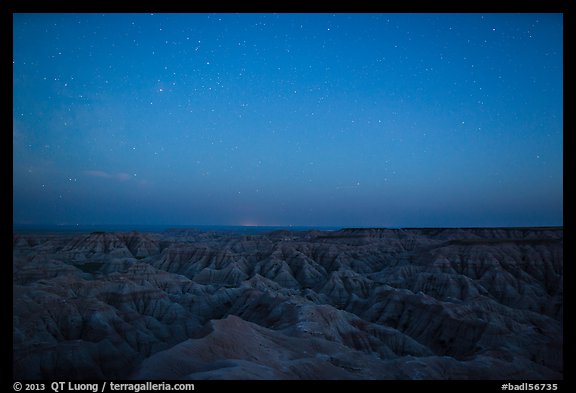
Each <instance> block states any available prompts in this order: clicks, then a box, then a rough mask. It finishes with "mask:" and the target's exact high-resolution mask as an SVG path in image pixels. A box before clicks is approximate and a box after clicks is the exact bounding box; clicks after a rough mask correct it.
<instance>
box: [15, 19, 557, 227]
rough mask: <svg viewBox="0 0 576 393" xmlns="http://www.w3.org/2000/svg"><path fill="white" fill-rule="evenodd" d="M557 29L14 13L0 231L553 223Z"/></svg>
mask: <svg viewBox="0 0 576 393" xmlns="http://www.w3.org/2000/svg"><path fill="white" fill-rule="evenodd" d="M562 30H563V23H562V15H560V14H15V15H14V39H13V42H14V54H13V59H14V64H13V67H14V68H13V69H14V76H13V81H14V83H13V87H14V93H13V97H14V106H13V124H14V125H13V138H14V144H13V152H14V169H13V174H14V217H13V218H14V223H15V224H54V225H57V224H81V225H87V224H100V225H101V224H134V225H137V224H148V225H149V224H160V225H169V224H173V225H187V224H189V225H192V224H197V225H311V226H324V225H325V226H516V225H518V226H524V225H562V223H563V220H562V191H563V169H562V162H563V157H562V143H563V134H562V128H563V124H562V121H563V120H562V119H563V113H562V73H563V69H562V57H563V52H562Z"/></svg>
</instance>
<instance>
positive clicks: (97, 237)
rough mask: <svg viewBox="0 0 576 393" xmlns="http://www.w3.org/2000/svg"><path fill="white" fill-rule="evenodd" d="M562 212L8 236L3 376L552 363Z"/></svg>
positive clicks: (387, 373) (429, 375)
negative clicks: (403, 222)
mask: <svg viewBox="0 0 576 393" xmlns="http://www.w3.org/2000/svg"><path fill="white" fill-rule="evenodd" d="M562 278H563V231H562V229H561V228H511V229H506V228H493V229H491V228H481V229H478V228H477V229H474V228H472V229H343V230H339V231H333V232H323V231H307V232H290V231H276V232H271V233H261V234H234V233H217V232H200V231H195V230H170V231H166V232H163V233H138V232H130V233H105V232H95V233H85V234H15V235H14V237H13V295H14V304H13V318H14V323H13V339H14V348H13V353H14V364H13V373H14V377H15V378H17V379H31V378H49V379H59V378H60V379H61V378H66V379H70V378H73V379H82V378H101V379H114V378H135V379H454V378H456V379H484V378H487V379H559V378H562V377H563V366H562V343H563V330H562V326H563V324H562V320H563V307H562V306H563V279H562Z"/></svg>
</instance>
